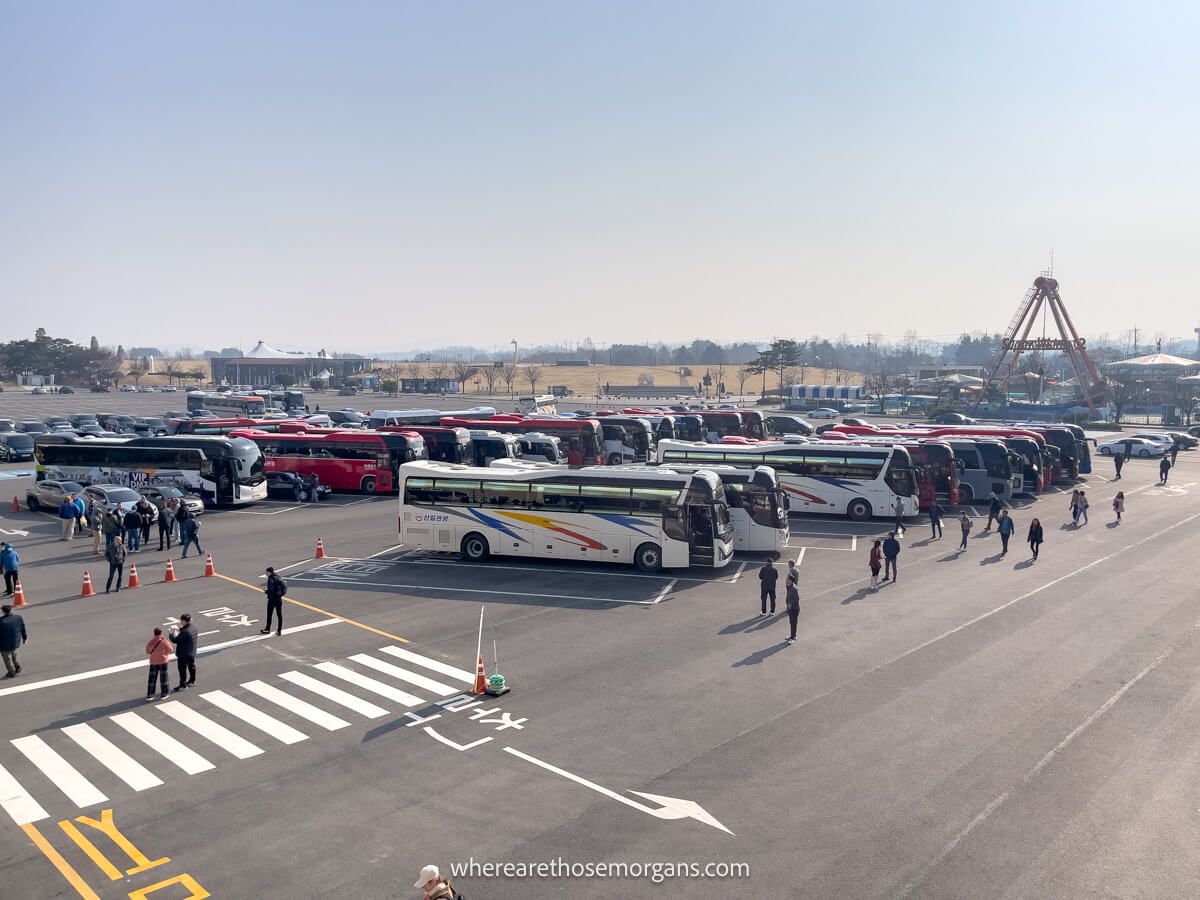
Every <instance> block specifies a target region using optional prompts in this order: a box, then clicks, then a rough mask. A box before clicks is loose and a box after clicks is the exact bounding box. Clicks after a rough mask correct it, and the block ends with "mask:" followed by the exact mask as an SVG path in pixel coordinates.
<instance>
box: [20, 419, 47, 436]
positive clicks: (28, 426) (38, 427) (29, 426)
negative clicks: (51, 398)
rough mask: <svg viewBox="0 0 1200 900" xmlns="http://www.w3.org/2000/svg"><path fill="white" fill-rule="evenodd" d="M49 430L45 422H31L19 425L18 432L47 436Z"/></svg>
mask: <svg viewBox="0 0 1200 900" xmlns="http://www.w3.org/2000/svg"><path fill="white" fill-rule="evenodd" d="M49 430H50V429H49V428H47V427H46V423H45V422H35V421H29V422H18V423H17V431H19V432H21V433H22V434H45V433H46V432H48V431H49Z"/></svg>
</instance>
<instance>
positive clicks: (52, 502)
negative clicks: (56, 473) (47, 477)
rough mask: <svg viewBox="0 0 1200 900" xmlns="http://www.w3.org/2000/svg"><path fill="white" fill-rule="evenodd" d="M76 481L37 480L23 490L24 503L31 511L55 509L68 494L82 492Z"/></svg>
mask: <svg viewBox="0 0 1200 900" xmlns="http://www.w3.org/2000/svg"><path fill="white" fill-rule="evenodd" d="M82 493H83V485H82V484H80V483H79V482H78V481H37V482H34V484H33V486H32V487H30V488H27V489H26V491H25V505H26V506H28V507H29V509H30V511H31V512H37V511H38V510H39V509H48V510H56V509H58V508H59V507H60V506H62V502H63V499H64V498H66V497H67V496H68V495H69V494H76V495H78V494H82Z"/></svg>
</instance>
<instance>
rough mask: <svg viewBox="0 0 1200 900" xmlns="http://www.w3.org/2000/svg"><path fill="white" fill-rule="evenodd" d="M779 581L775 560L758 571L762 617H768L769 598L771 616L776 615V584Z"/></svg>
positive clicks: (771, 560)
mask: <svg viewBox="0 0 1200 900" xmlns="http://www.w3.org/2000/svg"><path fill="white" fill-rule="evenodd" d="M777 581H779V570H778V569H776V568H775V558H774V557H772V558H770V559H768V560H767V561H766V562H765V563H763V567H762V568H761V569H759V570H758V596H759V600H761V601H762V615H764V616H765V615H767V598H768V597H769V598H770V599H771V615H774V614H775V583H776V582H777Z"/></svg>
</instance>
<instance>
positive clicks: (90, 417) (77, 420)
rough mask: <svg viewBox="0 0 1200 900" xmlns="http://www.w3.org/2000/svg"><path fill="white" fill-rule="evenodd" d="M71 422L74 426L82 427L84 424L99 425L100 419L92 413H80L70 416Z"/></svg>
mask: <svg viewBox="0 0 1200 900" xmlns="http://www.w3.org/2000/svg"><path fill="white" fill-rule="evenodd" d="M71 424H72V425H74V426H75V427H76V428H82V427H83V426H84V425H99V424H100V421H99V420H98V419H97V418H96V416H95V415H94V414H92V413H80V414H79V415H77V416H71Z"/></svg>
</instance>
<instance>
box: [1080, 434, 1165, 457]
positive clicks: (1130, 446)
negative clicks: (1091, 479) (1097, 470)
mask: <svg viewBox="0 0 1200 900" xmlns="http://www.w3.org/2000/svg"><path fill="white" fill-rule="evenodd" d="M1096 450H1097V451H1098V452H1099V453H1100V455H1101V456H1113V455H1115V454H1117V453H1124V454H1125V455H1126V456H1141V457H1149V456H1163V455H1165V454H1166V452H1167V448H1166V447H1165V446H1164V445H1163V444H1162V442H1161V441H1148V440H1146V439H1145V438H1136V437H1127V438H1117V439H1116V440H1113V441H1105V442H1104V443H1102V444H1097V445H1096Z"/></svg>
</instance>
